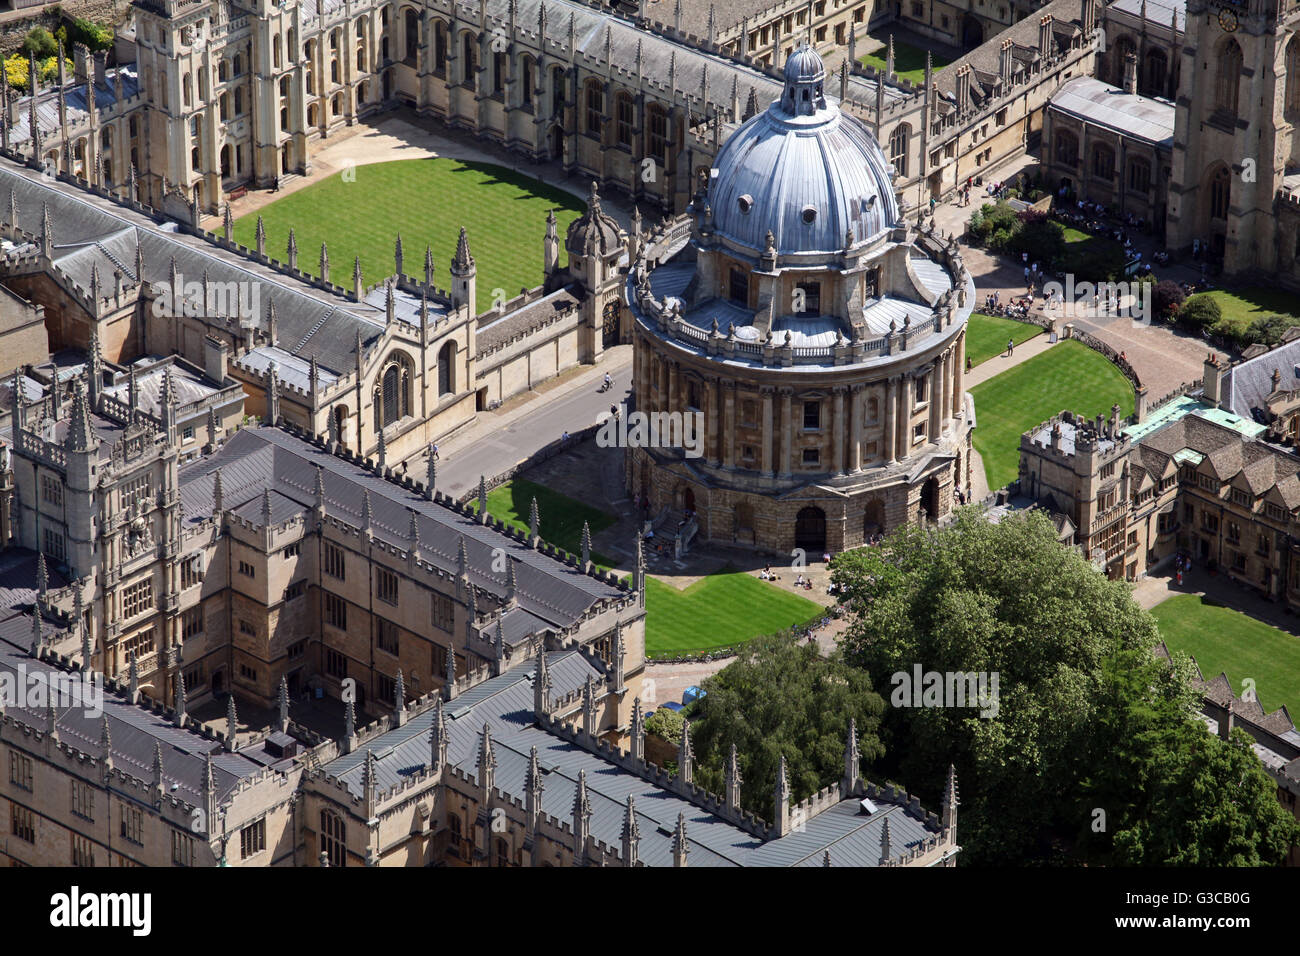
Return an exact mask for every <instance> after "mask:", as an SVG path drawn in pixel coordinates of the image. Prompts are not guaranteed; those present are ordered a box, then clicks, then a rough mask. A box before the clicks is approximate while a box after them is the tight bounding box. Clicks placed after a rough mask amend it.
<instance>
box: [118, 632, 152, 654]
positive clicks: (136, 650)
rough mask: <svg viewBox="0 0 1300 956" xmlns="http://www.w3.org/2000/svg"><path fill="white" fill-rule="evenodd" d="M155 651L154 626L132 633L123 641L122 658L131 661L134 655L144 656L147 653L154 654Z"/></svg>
mask: <svg viewBox="0 0 1300 956" xmlns="http://www.w3.org/2000/svg"><path fill="white" fill-rule="evenodd" d="M153 651H154V637H153V628H152V627H151V628H149V629H148V630H144V631H139V632H138V633H136V634H132V635H131V636H130V637H128V638H127V639H126V640H124V641H123V642H122V660H124V661H129V660H131V658H133V657H144V656H145V655H146V654H152V653H153Z"/></svg>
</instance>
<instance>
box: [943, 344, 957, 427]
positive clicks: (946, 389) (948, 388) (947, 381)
mask: <svg viewBox="0 0 1300 956" xmlns="http://www.w3.org/2000/svg"><path fill="white" fill-rule="evenodd" d="M956 358H957V349H956V348H950V349H948V351H947V352H945V353H944V355H943V417H944V419H945V420H946V419H949V418H952V417H953V414H952V380H953V375H954V374H955V370H954V369H953V363H954V362H955V361H956ZM940 424H941V425H942V424H943V423H942V422H940Z"/></svg>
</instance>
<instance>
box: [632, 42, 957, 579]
mask: <svg viewBox="0 0 1300 956" xmlns="http://www.w3.org/2000/svg"><path fill="white" fill-rule="evenodd" d="M824 86H825V67H824V65H823V63H822V60H821V57H820V56H818V55H817V53H816V52H815V51H814V50H813V49H811V48H810V47H806V46H805V47H801V48H799V49H797V50H795V51H794V52H793V53H792V54H791V55H790V57H789V59H788V60H787V61H786V65H785V84H784V89H783V91H782V95H781V98H780V99H779V100H776V101H775V102H773V103H772V104H771V106H769V107H768V109H767V110H765V111H764V112H762V113H759V114H758V115H756V116H754V117H753V118H751V119H750V120H749V121H748V122H746V123H745V124H744V125H743V126H742V127H741V128H740V129H739V130H737V131H736V132H735V133H734V134H733V135H732V136H731V138H730V139H728V140H727V143H726V144H725V146H724V147H723V149H722V150H721V152H720V153H719V154H718V157H717V162H716V166H715V167H714V169H713V170H712V171H711V172H710V173H709V175H708V177H707V179H705V178H704V177H701V182H700V184H699V189H698V190H697V193H696V195H695V198H694V200H693V202H692V204H691V207H690V209H689V210H688V213H687V215H685V216H682V217H680V218H679V219H677V220H675V221H672V222H668V223H665V224H664V225H663V226H661V227H659V228H658V229H656V230H655V231H654V232H652V233H650V234H649V235H647V236H644V237H641V236H634V237H633V239H632V243H631V267H630V270H629V274H628V279H627V284H626V287H625V294H626V301H627V305H628V307H629V309H630V310H631V312H632V317H633V322H632V325H633V342H634V346H635V374H634V378H635V382H634V385H635V396H636V408H637V409H638V410H641V411H643V412H648V413H671V412H677V413H691V414H695V413H698V415H699V416H700V417H702V420H703V423H704V441H703V447H702V449H701V453H700V454H699V456H698V457H697V456H693V455H691V454H688V451H689V449H687V448H684V447H643V444H644V443H638V444H636V445H634V446H633V447H630V448H629V450H628V457H627V469H628V470H627V479H628V487H629V490H630V491H631V492H632V493H633V494H634V495H635V496H637V497H638V499H639V498H640V496H641V495H642V494H644V495H645V496H646V497H647V498H648V499H649V505H650V512H651V515H652V516H655V517H656V518H659V519H665V522H666V520H667V519H668V518H669V516H672V517H676V518H677V519H678V521H676V522H673V523H672V524H670V525H668V527H669V528H676V527H677V525H678V523H679V522H680V521H681V520H682V519H685V520H686V525H685V526H684V527H685V531H684V532H683V533H685V534H694V535H697V536H698V537H699V538H702V539H704V540H708V541H713V542H718V543H726V544H733V543H734V544H743V545H752V546H755V547H758V548H762V549H770V550H777V551H783V552H789V551H790V549H792V548H803V549H804V550H805V551H807V552H810V553H813V554H820V552H822V551H824V550H832V551H838V550H841V549H844V548H850V547H855V546H857V545H860V544H863V543H864V542H866V541H868V540H870V537H871V536H872V535H873V534H875V533H878V532H887V531H890V530H892V529H893V528H896V527H898V526H899V525H902V524H907V523H915V522H917V521H920V520H937V519H939V518H942V517H943V516H945V515H947V514H948V513H949V512H950V511H951V509H952V505H953V501H954V498H955V495H954V492H955V490H956V489H957V488H958V487H961V488H968V487H969V481H970V431H971V420H972V418H973V409H972V407H971V405H970V403H969V400H968V399H967V398H966V396H965V394H964V390H963V387H962V378H963V369H964V365H965V334H966V322H967V319H968V318H969V316H970V312H971V309H972V307H973V305H974V299H975V286H974V282H973V281H972V279H971V277H970V275H969V273H968V272H967V271H966V268H965V266H964V265H963V264H962V260H961V255H960V252H959V249H958V246H957V243H956V240H955V239H951V238H947V239H945V238H943V237H942V236H940V235H938V234H936V233H933V232H931V231H928V230H926V231H921V232H919V233H918V232H916V231H915V230H914V229H913V228H912V227H911V226H909V225H908V224H907V223H906V222H905V220H904V219H903V216H902V215H901V213H900V207H901V203H900V200H899V197H898V195H897V194H896V192H895V190H894V187H893V182H892V180H893V169H892V167H891V166H890V164H889V162H888V161H887V160H886V159H885V157H884V154H883V153H882V152H881V149H880V146H879V144H878V143H877V142H876V140H875V137H874V136H873V135H872V134H871V131H870V130H869V129H868V128H867V127H866V126H865V125H864V124H863V123H862V122H861V121H860V120H858V119H857V118H856V117H854V116H852V115H851V114H849V113H846V112H843V111H842V110H841V109H840V108H839V105H838V103H836V102H835V101H833V100H830V99H828V98H827V96H826V93H825V89H824Z"/></svg>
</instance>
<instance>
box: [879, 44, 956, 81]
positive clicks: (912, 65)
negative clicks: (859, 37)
mask: <svg viewBox="0 0 1300 956" xmlns="http://www.w3.org/2000/svg"><path fill="white" fill-rule="evenodd" d="M871 39H873V40H878V41H880V42H881V43H883V44H884V46H882V47H881V48H880V49H879V50H877V51H876V52H875V53H870V54H868V55H867V56H862V57H858V62H859V63H861V64H862V65H863V66H871V67H875V68H876V69H877V70H883V69H884V68H885V58H886V57H887V56H888V53H889V37H888V36H877V37H872V38H871ZM931 63H932V65H933V67H934V71H935V72H936V73H937V72H939V70H940V69H942V68H943V67H945V66H947V65H948V63H949V61H948V59H947V58H946V57H942V56H940V55H939V54H938V53H934V54H932V55H931ZM894 74H895V75H896V76H897V77H898V78H899V79H900V80H911V81H912V82H913V83H916V84H920V83H923V82H924V81H925V50H923V49H921V48H920V47H918V46H912V44H910V43H904V42H903V41H902V40H899V39H897V38H895V39H894Z"/></svg>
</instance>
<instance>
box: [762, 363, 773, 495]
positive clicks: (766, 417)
mask: <svg viewBox="0 0 1300 956" xmlns="http://www.w3.org/2000/svg"><path fill="white" fill-rule="evenodd" d="M762 392H763V451H762V464H761V467H762V469H763V474H764V475H770V476H772V477H773V478H775V477H776V471H775V470H773V468H772V440H773V438H774V436H773V434H772V392H773V388H772V386H770V385H764V386H763V389H762Z"/></svg>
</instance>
